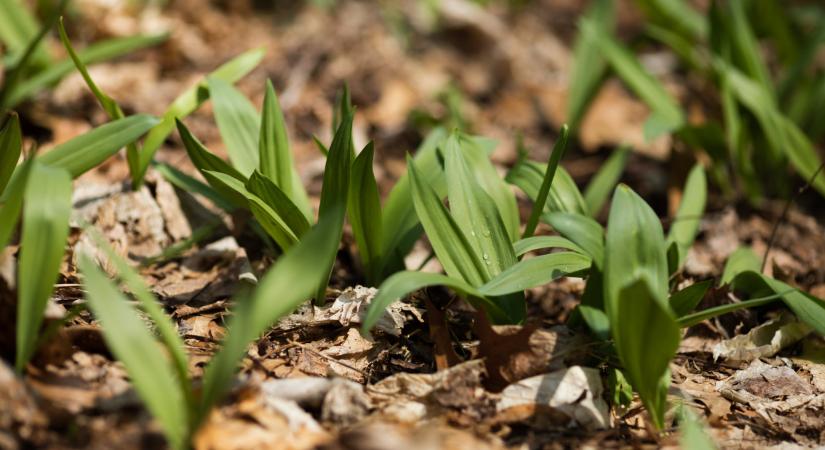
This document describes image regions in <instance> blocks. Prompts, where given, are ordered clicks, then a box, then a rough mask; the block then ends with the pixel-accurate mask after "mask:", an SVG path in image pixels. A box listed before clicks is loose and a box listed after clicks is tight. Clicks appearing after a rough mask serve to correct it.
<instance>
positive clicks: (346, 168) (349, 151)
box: [315, 114, 355, 304]
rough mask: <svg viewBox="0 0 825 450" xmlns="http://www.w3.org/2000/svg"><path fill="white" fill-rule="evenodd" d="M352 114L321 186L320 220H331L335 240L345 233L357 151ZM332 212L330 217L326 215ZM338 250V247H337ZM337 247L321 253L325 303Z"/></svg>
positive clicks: (333, 145)
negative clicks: (351, 180)
mask: <svg viewBox="0 0 825 450" xmlns="http://www.w3.org/2000/svg"><path fill="white" fill-rule="evenodd" d="M352 120H353V117H352V114H346V115H345V116H344V117H343V120H342V121H341V125H340V126H339V127H338V131H336V132H335V136H333V138H332V143H331V144H330V145H329V156H328V157H327V163H326V165H325V166H324V179H323V185H322V186H321V200H320V204H319V205H318V221H319V222H321V221H328V220H329V221H332V222H334V224H335V225H336V226H335V231H334V233H335V237H336V242H340V241H341V236H342V235H343V233H344V219H345V216H346V209H347V197H348V196H349V184H350V170H351V169H352V157H353V153H355V151H354V150H353V148H352ZM327 216H329V217H327ZM335 250H337V247H336V249H335ZM335 255H336V251H331V252H328V253H326V254H322V255H319V258H321V259H320V262H319V265H321V266H322V267H325V268H326V277H325V278H324V282H323V283H321V284H319V285H318V291H317V293H316V294H315V302H316V303H319V304H323V303H324V301H325V292H326V288H327V284H328V283H329V277H330V275H331V274H332V268H333V266H334V265H335Z"/></svg>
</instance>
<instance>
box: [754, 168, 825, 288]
mask: <svg viewBox="0 0 825 450" xmlns="http://www.w3.org/2000/svg"><path fill="white" fill-rule="evenodd" d="M824 168H825V163H822V164H820V165H819V168H818V169H816V172H814V174H813V175H812V176H811V178H810V179H809V180H808V182H807V183H805V185H803V186H802V187H801V188H799V190H798V191H796V194H794V195H792V196H791V197H789V198H788V200H787V201H786V202H785V206H784V207H783V208H782V214H781V215H780V216H779V219H778V220H777V221H776V223H775V224H774V225H773V230H771V237H770V239H769V240H768V248H766V249H765V255H764V256H762V267H761V268H760V269H759V271H760V272H764V271H765V266H767V265H768V255H769V254H770V253H771V249H772V248H773V245H774V243H775V242H776V234H777V232H778V231H779V227H780V226H781V225H782V224H783V223H784V222H785V220H787V218H788V212H789V211H790V209H791V205H792V204H793V203H794V202H795V201H796V199H798V198H799V196H800V195H802V194H803V193H805V191H807V190H808V189H810V187H811V185H813V183H814V180H816V177H817V176H819V173H820V172H822V169H824Z"/></svg>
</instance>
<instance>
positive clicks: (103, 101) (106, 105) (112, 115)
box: [57, 17, 140, 186]
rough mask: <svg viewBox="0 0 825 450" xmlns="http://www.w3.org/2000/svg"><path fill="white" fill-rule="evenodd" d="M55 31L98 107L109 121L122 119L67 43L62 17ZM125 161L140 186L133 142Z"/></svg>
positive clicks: (133, 178) (128, 146) (113, 103)
mask: <svg viewBox="0 0 825 450" xmlns="http://www.w3.org/2000/svg"><path fill="white" fill-rule="evenodd" d="M57 29H58V31H59V32H60V41H61V42H63V46H64V47H66V51H67V52H68V53H69V57H70V58H71V59H72V62H74V65H75V67H76V68H77V70H78V72H80V75H81V76H82V77H83V80H84V81H86V85H87V86H88V87H89V90H91V91H92V93H93V94H94V96H95V97H96V98H97V101H98V102H100V106H102V107H103V110H104V111H106V114H107V115H108V116H109V119H110V120H118V119H122V118H124V117H125V114H123V110H122V109H121V108H120V105H118V104H117V102H115V101H114V100H113V99H112V98H111V97H109V96H108V95H106V94H105V93H103V91H101V90H100V88H98V87H97V84H95V82H94V80H93V79H92V77H91V75H89V71H88V70H87V69H86V65H85V64H84V63H83V61H82V60H81V59H80V56H78V54H77V52H75V50H74V48H73V47H72V43H71V41H69V36H68V35H67V34H66V28H65V27H64V26H63V18H62V17H61V18H60V20H59V21H58V27H57ZM126 161H127V162H128V164H129V173H130V174H131V175H132V185H133V186H137V185H138V184H140V183H139V180H138V179H137V178H136V177H137V175H138V173H139V172H140V167H139V164H140V155H138V149H137V145H136V144H135V143H134V142H132V143H130V144H129V145H127V146H126Z"/></svg>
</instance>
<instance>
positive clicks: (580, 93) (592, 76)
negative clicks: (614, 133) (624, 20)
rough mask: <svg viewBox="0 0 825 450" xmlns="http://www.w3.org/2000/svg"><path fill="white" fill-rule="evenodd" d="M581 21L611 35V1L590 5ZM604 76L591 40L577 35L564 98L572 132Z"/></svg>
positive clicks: (612, 14) (599, 56) (605, 66)
mask: <svg viewBox="0 0 825 450" xmlns="http://www.w3.org/2000/svg"><path fill="white" fill-rule="evenodd" d="M584 17H586V18H588V19H589V20H590V21H591V23H592V24H593V26H595V27H597V28H598V32H599V33H612V32H613V27H614V21H615V19H614V5H613V2H612V1H610V0H596V1H594V2H592V3H591V6H590V7H589V8H588V10H587V12H586V13H585V15H584ZM580 23H581V22H580ZM580 26H581V25H580ZM606 73H607V64H606V63H605V61H604V58H603V57H602V55H601V53H600V51H599V48H598V46H597V45H596V43H595V39H593V36H592V35H591V34H586V33H582V32H580V33H579V34H578V35H577V36H576V42H575V44H574V47H573V68H572V70H571V72H570V91H569V92H568V94H567V121H568V123H569V124H570V128H572V129H573V130H574V132H575V130H577V129H578V128H579V123H580V122H581V119H582V117H584V113H585V111H586V110H587V105H588V104H589V103H590V101H591V100H592V99H593V97H595V95H596V92H597V91H598V88H599V86H600V85H601V81H602V79H603V78H604V76H605V74H606Z"/></svg>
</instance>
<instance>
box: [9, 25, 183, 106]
mask: <svg viewBox="0 0 825 450" xmlns="http://www.w3.org/2000/svg"><path fill="white" fill-rule="evenodd" d="M167 37H168V36H167V35H165V34H162V35H154V36H130V37H125V38H115V39H110V40H107V41H102V42H97V43H95V44H92V45H90V46H88V47H87V48H85V49H83V50H80V51H79V52H78V57H79V59H80V60H81V61H82V62H83V64H87V65H88V64H94V63H98V62H101V61H107V60H110V59H113V58H117V57H119V56H123V55H126V54H128V53H132V52H134V51H136V50H140V49H142V48H147V47H152V46H155V45H158V44H160V43H161V42H163V41H165V40H166V39H167ZM74 68H75V66H74V62H73V61H72V60H70V59H64V60H62V61H60V62H56V63H54V64H51V65H49V66H48V67H47V68H46V69H45V70H42V71H40V72H38V73H37V74H35V75H33V76H31V77H28V78H27V79H25V80H22V81H21V82H20V84H18V85H17V86H16V87H15V88H14V90H12V91H11V93H10V94H9V97H8V99H7V100H6V106H12V105H16V104H18V103H20V102H21V101H23V100H25V99H26V98H28V97H30V96H32V95H34V94H35V93H37V92H38V91H40V90H41V89H44V88H46V87H48V86H51V85H52V84H54V83H56V82H58V81H59V80H60V79H61V78H63V77H65V76H66V75H68V74H70V73H71V72H72V70H74Z"/></svg>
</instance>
